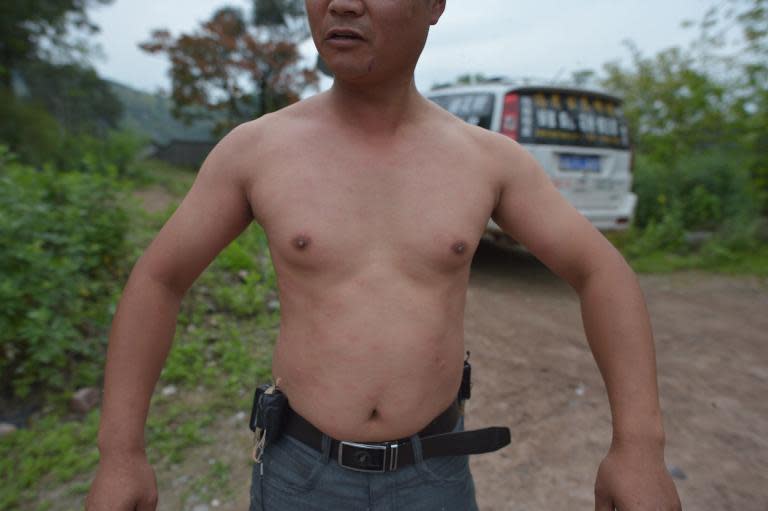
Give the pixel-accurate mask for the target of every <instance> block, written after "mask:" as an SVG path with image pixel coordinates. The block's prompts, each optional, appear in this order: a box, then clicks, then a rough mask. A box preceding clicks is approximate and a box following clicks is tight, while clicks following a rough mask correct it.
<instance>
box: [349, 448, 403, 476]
mask: <svg viewBox="0 0 768 511" xmlns="http://www.w3.org/2000/svg"><path fill="white" fill-rule="evenodd" d="M345 446H348V447H355V448H357V449H364V450H366V451H370V452H371V454H368V453H360V452H358V455H359V458H358V459H357V460H356V461H358V463H359V464H361V465H364V464H367V465H369V468H360V467H353V466H350V465H347V464H346V463H344V447H345ZM398 447H399V445H398V443H397V442H393V443H390V442H386V443H384V444H360V443H356V442H344V441H341V442H339V452H338V459H337V461H338V463H339V465H340V466H342V467H344V468H347V469H349V470H356V471H358V472H386V471H387V470H389V471H390V472H391V471H393V470H395V469H396V468H397V452H398ZM387 453H389V456H387ZM377 454H378V455H380V456H381V463H375V466H374V464H373V463H371V462H370V461H369V459H370V456H371V455H374V456H375V455H377Z"/></svg>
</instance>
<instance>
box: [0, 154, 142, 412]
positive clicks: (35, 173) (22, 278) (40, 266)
mask: <svg viewBox="0 0 768 511" xmlns="http://www.w3.org/2000/svg"><path fill="white" fill-rule="evenodd" d="M117 190H118V185H117V183H116V181H115V176H114V173H112V174H110V173H107V174H103V175H102V174H86V173H82V172H57V171H56V170H54V169H52V168H50V167H45V168H43V169H42V170H35V169H33V168H31V167H27V166H24V165H21V164H19V163H15V162H14V161H13V159H12V158H11V157H9V155H8V153H7V151H6V150H3V149H2V148H1V146H0V274H2V279H0V375H2V376H0V386H1V389H2V391H3V394H5V395H6V396H7V397H10V398H14V397H24V396H26V395H28V394H29V393H30V392H31V391H32V390H34V389H36V388H43V387H44V388H45V390H49V391H63V390H69V389H71V388H73V387H75V386H79V385H85V384H91V385H92V384H94V383H96V382H97V380H98V376H97V375H98V374H99V373H100V371H99V368H100V366H101V364H102V363H103V355H104V344H105V340H106V339H105V335H104V332H105V329H106V328H107V326H108V324H109V321H110V319H111V312H112V311H111V310H110V305H111V303H112V301H113V300H114V298H115V295H116V292H117V291H118V290H119V289H118V288H117V286H118V285H119V284H120V283H121V281H122V280H123V275H124V272H125V271H126V267H125V266H126V265H125V264H124V261H123V256H122V254H124V253H125V250H124V248H125V247H124V245H125V243H124V237H125V232H126V228H127V226H128V215H127V213H126V212H125V211H124V210H123V209H122V207H121V206H120V199H121V197H120V194H119V192H118V191H117Z"/></svg>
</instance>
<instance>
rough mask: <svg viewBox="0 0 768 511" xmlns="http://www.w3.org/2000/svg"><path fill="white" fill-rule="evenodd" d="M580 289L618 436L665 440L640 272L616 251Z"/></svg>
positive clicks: (583, 307)
mask: <svg viewBox="0 0 768 511" xmlns="http://www.w3.org/2000/svg"><path fill="white" fill-rule="evenodd" d="M578 291H579V296H580V298H581V312H582V318H583V321H584V329H585V332H586V335H587V339H588V340H589V345H590V348H591V349H592V353H593V355H594V357H595V360H596V361H597V364H598V367H599V368H600V372H601V374H602V375H603V380H604V381H605V385H606V387H607V390H608V398H609V401H610V405H611V412H612V416H613V436H614V441H621V440H634V439H640V440H647V441H653V442H659V443H663V442H664V431H663V427H662V421H661V411H660V408H659V397H658V387H657V382H656V355H655V349H654V344H653V334H652V332H651V325H650V319H649V316H648V310H647V308H646V305H645V300H644V298H643V294H642V291H641V289H640V286H639V284H638V281H637V277H636V276H635V274H634V272H632V270H631V268H630V267H629V265H627V263H626V262H625V261H624V259H623V258H622V257H621V256H620V255H619V254H618V253H616V254H615V257H614V258H612V259H611V260H610V262H609V264H606V265H604V266H601V267H600V269H599V270H597V271H595V272H593V273H592V274H591V275H590V276H589V278H587V279H586V281H585V282H584V284H583V285H582V287H581V288H580V289H579V290H578Z"/></svg>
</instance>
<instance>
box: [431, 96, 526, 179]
mask: <svg viewBox="0 0 768 511" xmlns="http://www.w3.org/2000/svg"><path fill="white" fill-rule="evenodd" d="M428 122H429V125H430V127H429V129H430V131H431V132H432V133H436V134H439V138H440V139H441V141H442V142H444V143H447V145H449V146H451V147H455V148H462V150H464V151H470V152H471V153H473V154H477V155H479V156H481V157H484V158H487V159H489V161H490V162H498V163H500V164H502V165H503V164H505V163H513V164H514V162H517V161H519V160H520V158H521V157H524V153H525V151H524V149H523V148H522V147H521V146H520V145H519V144H518V143H517V142H515V141H514V140H512V139H511V138H509V137H507V136H505V135H502V134H501V133H496V132H494V131H491V130H488V129H486V128H482V127H480V126H476V125H474V124H470V123H468V122H465V121H463V120H462V119H460V118H458V117H456V116H455V115H453V114H451V113H450V112H448V111H446V110H444V109H442V108H440V107H438V106H436V105H435V110H434V111H432V112H430V116H429V121H428Z"/></svg>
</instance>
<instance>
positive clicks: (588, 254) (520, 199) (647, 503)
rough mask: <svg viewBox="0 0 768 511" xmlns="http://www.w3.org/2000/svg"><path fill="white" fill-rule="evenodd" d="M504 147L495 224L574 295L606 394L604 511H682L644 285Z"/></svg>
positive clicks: (534, 168)
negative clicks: (608, 439) (609, 423)
mask: <svg viewBox="0 0 768 511" xmlns="http://www.w3.org/2000/svg"><path fill="white" fill-rule="evenodd" d="M496 142H497V143H498V153H497V154H496V155H495V156H496V157H497V158H500V159H499V160H498V161H503V162H512V164H511V165H508V167H509V168H505V169H502V172H501V175H502V177H501V182H500V187H499V198H498V203H497V205H496V208H495V210H494V212H493V219H494V221H495V222H496V223H497V224H498V225H499V226H500V227H501V228H502V229H503V230H504V231H505V232H506V233H507V234H509V235H510V236H511V237H512V238H513V239H515V240H517V241H519V242H520V243H521V244H523V245H524V246H525V247H526V248H527V249H528V250H529V251H530V252H531V253H532V254H533V255H535V256H536V257H537V258H538V259H539V260H541V261H542V262H543V263H544V264H545V265H546V266H547V267H549V268H550V269H551V270H552V271H553V272H554V273H555V274H556V275H558V276H559V277H561V278H563V279H564V280H565V281H567V282H568V283H569V284H570V285H571V286H572V287H573V288H574V289H575V290H576V292H577V293H578V295H579V298H580V301H581V312H582V319H583V321H584V330H585V333H586V336H587V339H588V342H589V346H590V349H591V350H592V353H593V355H594V358H595V361H596V362H597V365H598V367H599V369H600V372H601V374H602V377H603V380H604V381H605V385H606V388H607V390H608V398H609V402H610V406H611V414H612V418H613V442H612V446H611V453H610V454H609V456H608V457H607V458H606V461H605V462H604V463H603V465H602V466H601V470H600V472H599V475H598V480H597V484H596V498H597V504H596V505H597V506H598V507H596V509H610V510H611V511H612V510H613V505H616V506H617V507H619V508H620V509H621V511H633V510H645V509H649V510H650V509H653V510H656V509H662V510H665V511H666V510H672V509H679V500H678V498H677V494H676V491H675V489H674V485H673V484H672V481H671V479H670V478H669V475H668V474H667V473H666V469H665V466H664V457H663V451H664V430H663V426H662V420H661V411H660V407H659V398H658V389H657V384H656V359H655V352H654V343H653V337H652V333H651V326H650V320H649V317H648V311H647V309H646V306H645V301H644V298H643V295H642V291H641V290H640V286H639V284H638V281H637V278H636V276H635V274H634V272H633V271H632V270H631V268H630V267H629V265H628V264H627V263H626V261H625V260H624V258H623V257H622V256H621V254H619V252H618V251H617V250H616V249H615V248H614V247H613V245H611V244H610V242H608V240H606V239H605V237H604V236H603V235H602V234H600V232H599V231H597V230H596V229H595V227H594V226H593V225H592V224H591V223H590V222H589V221H588V220H587V219H586V218H584V217H583V216H582V215H581V214H580V213H579V212H578V211H577V210H576V209H575V208H574V207H573V206H571V204H570V203H569V202H568V201H567V200H565V198H563V196H562V195H561V194H560V192H559V191H558V190H557V189H556V188H555V187H554V185H553V184H552V182H551V180H550V179H549V177H548V176H547V174H546V173H545V172H544V171H543V170H542V169H541V167H540V166H539V165H538V163H537V162H536V161H535V160H534V159H533V157H532V156H531V155H530V154H528V153H527V152H526V151H525V150H523V149H522V148H521V147H520V146H519V145H517V144H516V143H514V142H511V141H509V140H499V139H497V140H496ZM616 478H618V480H617V479H616ZM657 505H658V507H656V506H657Z"/></svg>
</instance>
